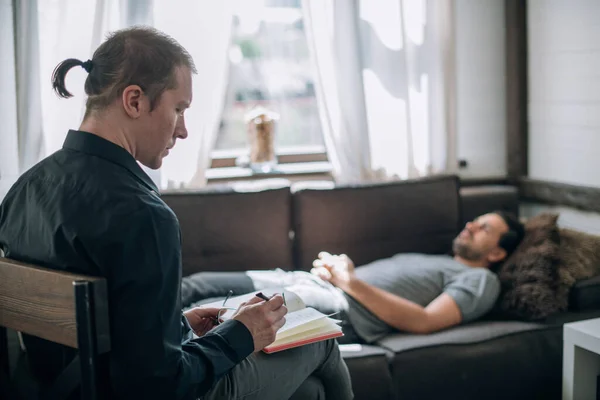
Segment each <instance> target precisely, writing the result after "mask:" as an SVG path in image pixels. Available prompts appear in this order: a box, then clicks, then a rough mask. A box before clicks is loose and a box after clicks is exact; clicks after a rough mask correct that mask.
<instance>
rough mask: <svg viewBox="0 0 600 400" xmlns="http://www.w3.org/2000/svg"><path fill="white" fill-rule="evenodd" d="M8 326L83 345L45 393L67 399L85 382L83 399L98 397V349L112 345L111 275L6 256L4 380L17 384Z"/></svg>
mask: <svg viewBox="0 0 600 400" xmlns="http://www.w3.org/2000/svg"><path fill="white" fill-rule="evenodd" d="M5 328H9V329H13V330H16V331H19V332H23V333H26V334H29V335H33V336H37V337H40V338H42V339H46V340H49V341H51V342H54V343H59V344H62V345H66V346H70V347H73V348H75V349H78V355H77V356H76V357H75V358H74V359H73V360H72V361H71V363H70V364H69V365H68V366H67V367H66V368H65V369H64V370H63V371H62V372H61V374H60V375H59V377H58V378H57V379H56V381H55V382H54V384H53V385H52V386H50V387H49V388H48V389H47V390H45V391H44V392H45V393H44V394H42V397H43V398H48V399H65V398H68V397H69V396H70V394H71V393H72V392H73V391H74V390H75V389H76V388H77V386H80V388H81V389H80V393H81V398H82V399H86V400H95V399H96V397H97V391H96V388H97V383H96V378H97V374H96V355H97V354H102V353H106V352H108V351H109V350H110V333H109V322H108V300H107V290H106V280H105V279H103V278H98V277H93V276H86V275H78V274H72V273H68V272H61V271H56V270H51V269H48V268H42V267H37V266H34V265H28V264H25V263H21V262H16V261H12V260H9V259H6V258H3V257H0V382H1V383H2V386H7V384H6V383H5V382H4V381H6V382H7V383H8V385H10V386H12V384H11V382H10V372H9V371H10V366H9V365H8V364H9V363H8V348H7V341H6V329H5ZM8 390H9V394H10V393H11V392H10V391H12V390H13V389H12V388H9V389H8Z"/></svg>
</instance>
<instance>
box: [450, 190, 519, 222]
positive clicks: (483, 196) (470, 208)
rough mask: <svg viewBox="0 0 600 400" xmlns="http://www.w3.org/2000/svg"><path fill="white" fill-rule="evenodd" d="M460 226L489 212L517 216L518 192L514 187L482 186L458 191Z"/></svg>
mask: <svg viewBox="0 0 600 400" xmlns="http://www.w3.org/2000/svg"><path fill="white" fill-rule="evenodd" d="M460 198H461V204H462V206H461V213H462V216H461V219H462V225H464V224H465V223H467V222H469V221H472V220H473V219H475V218H476V217H478V216H480V215H483V214H485V213H488V212H491V211H496V210H498V211H507V212H510V213H513V214H514V215H516V216H518V215H519V192H518V190H517V188H516V187H515V186H508V185H482V186H472V187H463V188H461V189H460Z"/></svg>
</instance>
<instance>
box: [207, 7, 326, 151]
mask: <svg viewBox="0 0 600 400" xmlns="http://www.w3.org/2000/svg"><path fill="white" fill-rule="evenodd" d="M232 29H233V32H232V43H231V47H230V49H229V61H230V69H229V79H228V87H227V92H226V96H225V104H224V108H223V115H222V119H221V124H220V128H219V133H218V136H217V140H216V146H215V149H216V150H238V149H240V150H241V149H245V148H246V146H247V133H246V126H245V123H244V115H245V114H246V113H247V112H248V111H249V110H251V109H252V108H253V107H256V106H262V107H265V108H267V109H269V110H272V111H275V112H277V113H278V114H279V115H280V120H279V121H278V124H277V131H276V132H277V133H276V138H275V144H276V147H277V149H279V150H283V149H286V150H288V151H290V150H292V151H293V149H297V150H298V152H302V149H306V148H315V147H320V148H322V147H323V133H322V130H321V122H320V120H319V113H318V108H317V101H316V98H315V90H314V87H315V85H314V81H313V74H312V69H311V65H310V58H309V52H308V45H307V39H306V34H305V31H304V25H303V19H302V10H301V5H300V0H258V1H256V0H252V1H250V0H242V1H238V2H237V4H236V9H235V13H234V17H233V24H232Z"/></svg>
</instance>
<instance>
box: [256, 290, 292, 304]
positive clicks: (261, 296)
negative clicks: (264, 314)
mask: <svg viewBox="0 0 600 400" xmlns="http://www.w3.org/2000/svg"><path fill="white" fill-rule="evenodd" d="M281 296H282V297H283V304H284V305H286V304H285V293H282V294H281ZM256 297H259V298H261V299H263V300H264V301H269V300H271V299H269V298H268V297H267V296H265V295H264V294H262V292H258V293H256Z"/></svg>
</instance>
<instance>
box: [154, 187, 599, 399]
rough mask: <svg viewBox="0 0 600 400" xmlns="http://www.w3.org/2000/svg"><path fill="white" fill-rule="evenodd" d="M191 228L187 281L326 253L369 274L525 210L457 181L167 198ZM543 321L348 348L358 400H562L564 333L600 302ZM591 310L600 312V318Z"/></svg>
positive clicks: (512, 197)
mask: <svg viewBox="0 0 600 400" xmlns="http://www.w3.org/2000/svg"><path fill="white" fill-rule="evenodd" d="M163 199H164V200H165V201H166V202H167V204H169V205H170V206H171V207H172V209H173V210H174V212H175V213H176V215H177V216H178V218H179V221H180V223H181V231H182V238H183V273H184V275H188V274H191V273H194V272H198V271H243V270H248V269H273V268H283V269H288V270H298V269H301V270H307V269H308V268H310V265H311V262H312V260H313V259H314V257H315V256H316V255H317V253H318V252H319V251H321V250H327V251H330V252H333V253H346V254H348V255H349V256H350V257H351V258H352V259H353V260H354V261H355V262H356V264H357V265H361V264H365V263H368V262H370V261H373V260H376V259H379V258H383V257H389V256H391V255H393V254H397V253H400V252H409V251H411V252H423V253H438V254H439V253H448V252H449V251H450V247H451V241H452V238H453V237H454V236H455V235H456V234H457V232H458V231H459V229H460V228H461V227H462V226H463V224H464V223H465V222H466V221H468V220H471V219H472V218H474V217H475V216H477V215H480V214H482V213H485V212H487V211H492V210H497V209H501V210H506V211H512V212H515V213H518V205H519V203H518V193H517V190H516V189H515V188H514V187H510V186H479V187H463V188H461V184H460V181H459V179H458V178H457V177H454V176H440V177H433V178H426V179H419V180H412V181H402V182H394V183H384V184H361V185H352V186H348V185H346V186H336V187H325V188H311V187H310V186H308V187H306V186H303V187H300V186H298V185H297V184H295V185H292V186H291V187H290V186H286V185H282V186H280V187H275V188H273V187H272V188H269V189H264V190H242V191H240V190H235V189H232V188H230V187H222V188H211V189H206V190H202V191H196V192H193V193H192V192H187V193H181V192H180V193H165V194H163ZM587 304H588V307H587V308H588V309H587V310H573V311H570V312H568V313H564V314H561V315H557V316H554V317H552V318H551V319H549V320H547V321H545V322H543V323H541V322H540V323H529V322H520V321H511V320H492V319H491V318H490V317H487V318H484V319H483V320H480V321H478V322H474V323H469V324H465V325H461V326H458V327H455V328H451V329H448V330H445V331H442V332H438V333H434V334H430V335H413V334H406V333H397V334H393V335H390V336H389V337H386V338H384V339H383V340H381V341H379V342H377V343H375V344H374V345H362V346H346V347H344V348H343V354H344V358H345V360H346V362H347V364H348V366H349V368H350V371H351V375H352V379H353V386H354V391H355V394H356V399H394V398H397V399H403V400H404V399H435V398H442V397H443V398H444V399H483V398H485V399H528V400H529V399H558V398H560V396H561V371H562V324H563V323H564V322H566V321H573V320H578V319H584V318H590V317H596V316H600V307H597V302H593V301H592V302H591V306H589V304H590V303H589V302H588V303H587ZM590 308H591V310H590Z"/></svg>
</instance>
